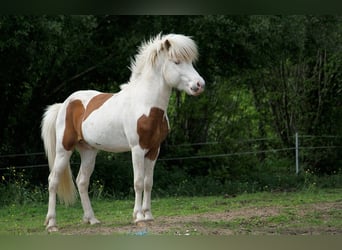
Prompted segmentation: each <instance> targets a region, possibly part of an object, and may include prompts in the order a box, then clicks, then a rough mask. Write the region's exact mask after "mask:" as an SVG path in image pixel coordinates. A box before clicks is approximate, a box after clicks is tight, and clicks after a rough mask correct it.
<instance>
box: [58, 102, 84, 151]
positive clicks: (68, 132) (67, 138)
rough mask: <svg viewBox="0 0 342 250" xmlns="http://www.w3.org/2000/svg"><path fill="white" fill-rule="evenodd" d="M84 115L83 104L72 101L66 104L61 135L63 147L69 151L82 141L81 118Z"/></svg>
mask: <svg viewBox="0 0 342 250" xmlns="http://www.w3.org/2000/svg"><path fill="white" fill-rule="evenodd" d="M83 115H84V107H83V103H82V102H81V101H80V100H74V101H72V102H70V103H69V104H68V107H67V109H66V115H65V130H64V135H63V141H62V144H63V147H64V148H65V149H66V150H68V151H70V150H72V149H73V148H74V147H75V145H76V144H77V143H78V142H80V141H82V140H83V135H82V128H81V126H82V118H83Z"/></svg>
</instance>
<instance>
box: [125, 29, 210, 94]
mask: <svg viewBox="0 0 342 250" xmlns="http://www.w3.org/2000/svg"><path fill="white" fill-rule="evenodd" d="M197 57H198V52H197V46H196V44H195V42H194V41H193V40H192V39H191V38H189V37H187V36H184V35H176V34H169V35H165V36H161V35H160V34H159V35H157V36H156V37H155V38H152V39H151V40H150V41H148V42H145V43H143V44H142V45H141V47H140V48H139V53H138V54H137V55H136V56H135V58H134V60H132V64H131V70H132V75H131V79H130V82H135V81H137V79H141V78H142V77H144V76H145V75H146V74H147V75H151V72H153V73H155V74H157V75H161V76H162V78H163V82H164V83H165V84H167V85H168V86H170V87H172V88H177V89H179V90H184V91H185V92H186V93H188V94H189V95H199V94H200V93H202V92H203V90H204V86H205V82H204V80H203V78H202V77H201V76H200V75H199V74H198V73H197V71H196V70H195V69H194V67H193V62H194V61H196V59H197Z"/></svg>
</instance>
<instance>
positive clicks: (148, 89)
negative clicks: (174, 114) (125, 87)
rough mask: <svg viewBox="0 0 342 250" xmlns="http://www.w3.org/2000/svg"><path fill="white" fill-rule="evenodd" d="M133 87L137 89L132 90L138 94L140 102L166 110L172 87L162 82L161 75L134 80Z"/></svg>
mask: <svg viewBox="0 0 342 250" xmlns="http://www.w3.org/2000/svg"><path fill="white" fill-rule="evenodd" d="M135 87H136V88H137V89H139V92H136V91H134V92H135V93H137V94H138V95H139V99H140V101H141V102H142V103H141V104H145V105H148V106H151V107H158V108H160V109H162V110H165V111H166V110H167V107H168V104H169V100H170V96H171V92H172V89H171V87H169V86H168V85H167V84H165V83H164V82H163V79H162V77H156V76H152V77H149V78H148V77H144V78H141V79H139V80H136V81H135Z"/></svg>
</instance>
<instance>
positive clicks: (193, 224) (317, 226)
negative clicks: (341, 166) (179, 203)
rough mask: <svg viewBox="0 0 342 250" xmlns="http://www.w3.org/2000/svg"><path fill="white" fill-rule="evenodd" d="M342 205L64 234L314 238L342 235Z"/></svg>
mask: <svg viewBox="0 0 342 250" xmlns="http://www.w3.org/2000/svg"><path fill="white" fill-rule="evenodd" d="M341 211H342V202H331V203H315V204H306V205H300V206H295V207H291V208H288V207H275V206H268V207H252V208H251V207H249V208H242V209H239V210H232V211H226V212H216V213H200V214H192V215H187V216H159V217H157V218H156V220H155V221H154V222H152V223H145V224H140V225H135V224H133V223H127V224H123V225H117V226H115V225H114V226H113V225H109V224H106V223H102V224H100V225H96V226H90V225H86V226H82V225H77V226H75V227H72V228H70V227H65V228H61V229H60V233H62V234H82V235H111V234H123V235H146V234H148V235H233V234H253V235H270V234H281V235H297V234H300V235H311V234H329V235H331V234H342V227H341V226H340V225H339V224H338V225H334V224H333V223H330V222H331V221H332V220H339V221H341V219H342V212H341Z"/></svg>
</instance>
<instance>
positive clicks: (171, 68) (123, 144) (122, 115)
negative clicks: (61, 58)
mask: <svg viewBox="0 0 342 250" xmlns="http://www.w3.org/2000/svg"><path fill="white" fill-rule="evenodd" d="M197 54H198V53H197V47H196V44H195V43H194V41H193V40H192V39H190V38H189V37H187V36H183V35H176V34H169V35H165V36H161V35H158V36H156V37H155V38H153V39H151V40H150V41H149V42H146V43H143V44H142V45H141V47H140V48H139V53H138V54H137V55H136V56H135V58H134V60H133V61H132V64H131V70H132V75H131V78H130V80H129V82H128V83H127V84H123V85H122V86H121V88H122V90H121V91H120V92H118V93H115V94H112V93H101V92H98V91H94V90H85V91H77V92H75V93H73V94H72V95H70V96H69V97H68V98H67V99H66V100H65V101H64V103H62V104H54V105H51V106H49V107H48V108H47V110H46V112H45V114H44V118H43V121H42V138H43V141H44V147H45V150H46V153H47V156H48V160H49V167H50V175H49V207H48V213H47V217H46V221H45V223H46V226H47V229H48V230H49V231H55V230H57V224H56V211H55V210H56V209H55V207H56V193H57V194H58V195H59V197H60V199H61V200H62V201H64V202H65V203H67V204H69V203H72V202H73V201H74V199H75V194H76V191H75V188H74V184H73V180H72V176H71V170H70V165H69V160H70V156H71V154H72V152H73V150H74V149H77V150H78V151H79V153H80V156H81V167H80V171H79V173H78V176H77V179H76V183H77V187H78V190H79V193H80V198H81V202H82V206H83V210H84V217H83V219H84V221H85V222H89V223H91V224H95V223H99V221H98V220H97V219H96V218H95V216H94V212H93V210H92V207H91V204H90V200H89V196H88V186H89V178H90V175H91V174H92V172H93V170H94V165H95V157H96V154H97V152H98V150H105V151H109V152H124V151H131V152H132V163H133V170H134V189H135V206H134V209H133V218H134V221H135V222H141V221H149V220H153V217H152V213H151V190H152V185H153V168H154V165H155V161H156V159H157V157H158V153H159V148H160V144H161V142H162V141H163V140H164V139H165V138H166V136H167V134H168V131H169V124H168V119H167V114H166V111H167V106H168V103H169V98H170V95H171V91H172V88H177V89H179V90H183V91H185V92H186V93H188V94H189V95H195V96H196V95H199V94H200V93H202V92H203V90H204V85H205V83H204V80H203V78H202V77H201V76H200V75H199V74H198V73H197V71H196V70H195V69H194V68H193V65H192V63H193V61H195V60H196V59H197Z"/></svg>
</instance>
